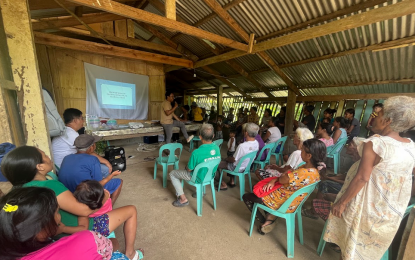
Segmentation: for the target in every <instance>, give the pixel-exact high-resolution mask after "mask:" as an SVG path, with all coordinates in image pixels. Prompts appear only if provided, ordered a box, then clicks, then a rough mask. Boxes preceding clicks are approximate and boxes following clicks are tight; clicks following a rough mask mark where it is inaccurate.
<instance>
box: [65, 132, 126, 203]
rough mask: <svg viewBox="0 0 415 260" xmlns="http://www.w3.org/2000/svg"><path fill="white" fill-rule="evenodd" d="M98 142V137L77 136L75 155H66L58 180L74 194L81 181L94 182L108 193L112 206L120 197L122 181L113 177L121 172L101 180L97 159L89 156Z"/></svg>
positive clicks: (99, 138)
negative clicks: (99, 184)
mask: <svg viewBox="0 0 415 260" xmlns="http://www.w3.org/2000/svg"><path fill="white" fill-rule="evenodd" d="M99 140H101V137H98V136H92V135H87V134H83V135H80V136H78V137H77V138H76V139H75V142H74V145H75V147H76V149H77V153H76V154H70V155H67V156H66V157H65V158H64V159H63V162H62V165H61V168H60V170H59V176H58V178H59V181H60V182H62V183H63V185H65V186H66V188H68V189H69V190H70V191H71V192H74V191H75V189H76V187H77V186H78V185H79V184H80V183H81V182H82V181H85V180H96V181H98V182H99V183H101V185H102V186H103V187H104V189H106V190H108V191H109V193H110V194H111V199H112V204H114V203H115V201H116V200H117V198H118V196H119V195H120V192H121V187H122V180H121V179H113V177H115V176H117V175H120V174H121V172H120V171H115V172H112V173H111V174H110V175H108V176H107V177H105V178H103V176H102V173H101V165H100V162H99V160H98V158H97V157H95V156H93V155H91V154H92V153H94V151H95V148H96V145H95V143H96V142H98V141H99Z"/></svg>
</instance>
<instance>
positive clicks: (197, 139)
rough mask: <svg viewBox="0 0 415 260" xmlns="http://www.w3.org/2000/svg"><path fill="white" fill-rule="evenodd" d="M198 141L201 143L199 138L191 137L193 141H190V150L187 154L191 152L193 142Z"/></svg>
mask: <svg viewBox="0 0 415 260" xmlns="http://www.w3.org/2000/svg"><path fill="white" fill-rule="evenodd" d="M198 141H201V140H200V138H199V136H195V137H193V139H192V140H191V141H190V149H189V152H192V151H193V149H194V144H193V142H198Z"/></svg>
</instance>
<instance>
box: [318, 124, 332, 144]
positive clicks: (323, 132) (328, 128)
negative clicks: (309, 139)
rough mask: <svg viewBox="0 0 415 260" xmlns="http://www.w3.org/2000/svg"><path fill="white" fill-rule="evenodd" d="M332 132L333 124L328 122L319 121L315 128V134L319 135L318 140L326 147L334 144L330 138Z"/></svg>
mask: <svg viewBox="0 0 415 260" xmlns="http://www.w3.org/2000/svg"><path fill="white" fill-rule="evenodd" d="M332 133H333V125H331V124H329V123H321V124H320V125H319V126H318V128H317V135H318V136H319V137H320V139H318V140H320V141H322V142H323V143H324V144H325V145H326V147H329V146H332V145H334V142H333V138H331V134H332Z"/></svg>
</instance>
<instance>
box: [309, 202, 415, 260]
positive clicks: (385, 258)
mask: <svg viewBox="0 0 415 260" xmlns="http://www.w3.org/2000/svg"><path fill="white" fill-rule="evenodd" d="M413 207H415V204H412V205H410V206H408V207H407V208H406V210H405V214H404V215H403V218H405V217H406V216H408V214H409V213H411V210H412V208H413ZM403 218H402V219H403ZM326 228H327V221H326V224H324V228H323V233H321V237H320V242H319V243H318V247H317V254H318V255H319V256H321V255H322V254H323V251H324V247H325V246H326V241H325V240H324V234H325V233H326ZM390 253H391V247H389V248H388V250H386V252H385V254H384V255H383V256H382V258H381V259H380V260H389V259H392V257H390Z"/></svg>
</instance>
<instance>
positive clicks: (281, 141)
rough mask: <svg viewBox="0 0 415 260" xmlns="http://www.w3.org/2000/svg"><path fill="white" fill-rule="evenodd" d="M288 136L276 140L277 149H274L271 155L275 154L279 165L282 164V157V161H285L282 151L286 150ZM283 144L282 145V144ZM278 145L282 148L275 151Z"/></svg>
mask: <svg viewBox="0 0 415 260" xmlns="http://www.w3.org/2000/svg"><path fill="white" fill-rule="evenodd" d="M287 138H288V137H287V136H284V137H281V138H280V139H278V141H276V142H275V143H276V144H275V149H273V150H274V151H273V152H272V153H271V155H274V156H275V160H276V161H277V165H280V158H281V163H282V162H284V160H283V158H282V156H283V154H282V152H283V151H284V145H285V142H286V141H287ZM280 144H281V145H280ZM278 145H280V150H279V151H278V153H277V152H275V150H276V149H277V147H278Z"/></svg>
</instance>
